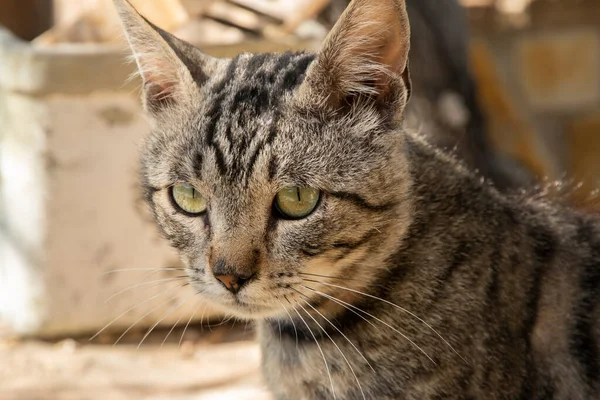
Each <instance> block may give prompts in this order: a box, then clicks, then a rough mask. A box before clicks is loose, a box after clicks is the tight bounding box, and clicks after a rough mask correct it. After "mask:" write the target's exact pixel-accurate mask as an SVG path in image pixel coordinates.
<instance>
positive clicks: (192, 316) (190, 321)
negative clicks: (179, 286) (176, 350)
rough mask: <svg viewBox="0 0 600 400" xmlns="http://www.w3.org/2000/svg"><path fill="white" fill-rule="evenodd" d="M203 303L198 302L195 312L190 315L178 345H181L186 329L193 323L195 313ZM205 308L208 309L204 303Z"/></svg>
mask: <svg viewBox="0 0 600 400" xmlns="http://www.w3.org/2000/svg"><path fill="white" fill-rule="evenodd" d="M201 305H202V303H200V304H198V306H197V307H196V308H195V309H194V312H193V313H192V315H190V319H188V322H187V324H185V328H183V332H182V333H181V337H180V338H179V345H178V347H181V343H182V342H183V337H184V336H185V331H187V328H188V326H190V324H191V323H192V319H194V315H196V312H197V311H198V309H199V308H200V306H201ZM204 308H205V309H206V304H205V305H204Z"/></svg>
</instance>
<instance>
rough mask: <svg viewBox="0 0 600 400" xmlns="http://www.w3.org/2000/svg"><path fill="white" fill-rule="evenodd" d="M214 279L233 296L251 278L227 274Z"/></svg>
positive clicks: (216, 276)
mask: <svg viewBox="0 0 600 400" xmlns="http://www.w3.org/2000/svg"><path fill="white" fill-rule="evenodd" d="M215 278H217V279H218V280H219V281H220V282H221V283H222V284H223V286H225V288H226V289H227V290H229V291H230V292H231V293H234V294H235V293H237V292H239V290H240V289H241V288H242V286H244V284H245V283H246V282H248V281H249V280H250V279H251V278H252V276H248V277H243V276H238V275H232V274H227V275H215Z"/></svg>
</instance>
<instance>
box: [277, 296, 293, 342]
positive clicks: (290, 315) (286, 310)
mask: <svg viewBox="0 0 600 400" xmlns="http://www.w3.org/2000/svg"><path fill="white" fill-rule="evenodd" d="M283 297H284V298H285V299H286V300H287V301H288V302H289V300H288V299H287V297H285V296H283ZM277 301H278V302H279V304H281V307H283V309H284V310H285V312H286V313H287V315H288V317H290V321H292V326H293V327H294V333H295V334H296V351H298V330H297V329H296V323H295V322H294V319H293V318H292V314H290V312H289V311H288V309H287V307H286V306H284V305H283V302H282V301H281V300H279V299H277Z"/></svg>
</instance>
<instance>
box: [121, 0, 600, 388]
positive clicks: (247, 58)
mask: <svg viewBox="0 0 600 400" xmlns="http://www.w3.org/2000/svg"><path fill="white" fill-rule="evenodd" d="M115 4H116V6H117V9H118V11H119V14H120V17H121V19H122V22H123V26H124V29H125V31H126V36H127V38H128V40H129V43H130V45H131V47H132V49H133V54H134V57H135V59H136V61H137V64H138V66H139V72H140V74H141V76H142V78H143V103H144V106H145V109H146V110H147V113H148V114H149V115H150V116H151V117H152V120H153V121H154V122H153V124H154V125H153V131H152V133H151V134H150V135H149V136H148V138H147V140H146V141H145V143H144V145H143V147H142V150H141V176H142V186H143V187H144V189H145V194H146V199H147V202H148V204H149V206H150V207H151V209H152V211H153V213H154V217H155V219H156V222H157V224H158V226H159V228H160V230H161V231H162V233H163V234H164V236H165V238H166V239H167V240H168V241H169V242H170V244H171V245H172V246H173V247H175V248H176V249H177V250H178V251H179V253H180V255H181V257H182V259H183V262H184V263H185V265H186V271H187V275H188V278H189V282H190V284H191V285H192V286H193V287H194V288H195V290H196V291H197V293H198V295H199V296H201V297H202V298H203V299H206V301H209V302H210V304H212V305H213V306H214V307H218V308H220V309H221V310H223V311H225V312H226V313H228V314H231V315H234V316H236V317H239V318H242V319H247V320H255V321H256V323H257V325H258V338H259V341H260V345H261V349H262V370H263V374H264V378H265V381H266V383H267V385H268V387H269V389H270V391H271V392H272V393H273V396H274V397H275V398H276V399H282V400H283V399H286V400H287V399H303V400H304V399H307V400H316V399H338V400H351V399H377V400H386V399H418V400H422V399H498V400H499V399H515V400H516V399H561V400H567V399H569V400H572V399H597V398H598V397H599V396H600V394H599V393H600V341H599V338H600V306H599V305H598V304H599V299H600V220H599V219H598V217H597V216H591V215H586V214H583V213H581V212H577V211H573V210H570V209H568V208H565V207H563V206H558V205H553V204H551V203H550V202H547V201H544V200H540V199H537V198H536V199H534V198H527V197H525V196H521V197H516V196H509V195H505V194H501V193H499V192H498V191H497V190H495V189H494V188H493V187H491V186H490V185H487V184H486V183H485V182H482V180H481V179H480V178H479V177H478V176H476V175H474V174H473V173H471V172H470V171H469V170H468V169H466V168H465V167H463V166H462V165H461V164H460V163H458V162H457V161H455V159H454V158H452V157H451V156H449V155H446V154H444V153H443V152H441V151H440V150H438V149H436V148H434V147H432V146H431V145H429V144H428V143H427V142H426V141H425V140H424V139H423V138H422V137H421V136H420V135H418V134H416V133H412V132H409V131H406V130H403V129H402V128H401V123H402V110H404V108H405V107H406V104H407V102H408V100H409V97H410V94H411V83H410V76H409V75H410V74H409V71H408V55H409V47H410V26H409V21H408V17H407V14H406V7H405V3H404V0H354V1H353V2H352V3H351V4H350V6H349V7H348V9H347V10H346V11H345V13H344V14H343V15H342V16H341V18H340V20H339V21H338V23H337V24H336V25H335V27H334V28H333V29H332V31H331V32H330V34H329V35H328V37H327V38H326V40H325V42H324V43H323V45H322V47H321V49H320V50H319V51H318V53H317V54H312V53H283V54H255V55H251V54H242V55H239V56H237V57H235V58H233V59H216V58H212V57H210V56H208V55H206V54H203V53H202V52H201V51H199V50H198V49H196V48H194V47H193V46H191V45H189V44H187V43H185V42H182V41H180V40H178V39H177V38H175V37H173V36H172V35H170V34H168V33H166V32H164V31H162V30H161V29H158V28H157V27H155V26H153V25H152V24H151V23H149V22H148V21H146V20H144V19H143V18H142V17H141V16H140V15H139V14H137V12H136V11H135V10H134V9H133V8H132V7H131V5H129V4H128V3H127V2H126V0H115Z"/></svg>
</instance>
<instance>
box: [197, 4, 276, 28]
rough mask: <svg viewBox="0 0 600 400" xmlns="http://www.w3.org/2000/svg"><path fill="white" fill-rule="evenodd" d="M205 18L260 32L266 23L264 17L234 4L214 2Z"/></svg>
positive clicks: (207, 10)
mask: <svg viewBox="0 0 600 400" xmlns="http://www.w3.org/2000/svg"><path fill="white" fill-rule="evenodd" d="M204 16H205V17H210V18H213V19H216V20H221V21H226V22H227V23H230V24H232V25H236V26H239V27H240V28H243V29H246V30H249V31H253V32H257V33H258V32H260V31H261V30H262V29H263V27H264V26H265V24H267V21H266V20H265V18H264V17H261V16H260V15H259V14H257V13H254V12H252V11H250V10H248V9H245V8H242V7H239V6H236V5H235V4H230V3H224V2H221V1H219V2H214V3H212V4H211V5H210V6H209V7H208V8H207V9H206V11H205V13H204Z"/></svg>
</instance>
